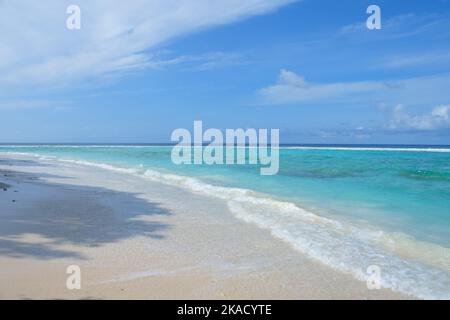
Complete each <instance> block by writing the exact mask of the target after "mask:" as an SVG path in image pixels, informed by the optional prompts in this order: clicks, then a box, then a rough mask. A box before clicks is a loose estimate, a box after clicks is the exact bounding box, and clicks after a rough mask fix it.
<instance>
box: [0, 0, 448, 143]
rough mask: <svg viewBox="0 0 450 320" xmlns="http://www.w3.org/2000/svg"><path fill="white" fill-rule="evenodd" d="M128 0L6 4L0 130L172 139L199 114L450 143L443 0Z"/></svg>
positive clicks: (331, 134) (299, 139)
mask: <svg viewBox="0 0 450 320" xmlns="http://www.w3.org/2000/svg"><path fill="white" fill-rule="evenodd" d="M124 3H125V2H117V3H116V4H115V5H114V6H112V5H111V2H108V1H104V0H97V1H87V0H83V1H81V0H80V1H76V0H75V1H59V0H58V1H57V0H49V1H45V4H42V3H37V2H36V1H13V2H7V1H2V2H0V39H2V40H0V75H1V76H0V126H1V128H2V134H1V135H0V142H59V143H65V142H105V143H111V142H118V143H124V142H139V143H144V142H167V141H169V139H170V134H171V132H172V130H174V129H176V128H180V127H183V128H192V125H193V121H194V120H203V123H204V127H215V128H220V129H225V128H279V129H280V139H281V142H283V143H357V144H364V143H380V144H394V143H404V144H449V141H450V139H449V138H450V1H448V0H431V1H418V0H417V1H400V0H390V1H381V0H380V1H360V0H358V1H355V0H353V1H350V0H344V1H328V0H323V1H317V0H316V1H313V0H303V1H290V0H272V1H267V0H247V1H237V0H228V1H224V0H223V1H211V0H209V1H206V0H199V1H197V2H194V1H187V0H179V1H157V0H154V1H143V0H135V1H131V0H130V1H128V2H126V4H124ZM69 4H77V5H79V6H80V8H81V22H82V27H81V29H80V30H67V28H66V26H65V20H66V19H67V17H68V15H67V14H66V12H65V10H66V7H67V6H68V5H69ZM194 4H195V5H194ZM370 4H377V5H379V6H380V8H381V17H382V29H381V30H369V29H367V28H366V26H365V22H366V19H367V17H368V14H367V13H366V9H367V7H368V6H369V5H370Z"/></svg>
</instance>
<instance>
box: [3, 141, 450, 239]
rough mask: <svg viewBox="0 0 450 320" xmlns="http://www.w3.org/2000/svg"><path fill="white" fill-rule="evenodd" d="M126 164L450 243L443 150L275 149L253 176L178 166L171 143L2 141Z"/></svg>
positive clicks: (248, 171)
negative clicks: (269, 163)
mask: <svg viewBox="0 0 450 320" xmlns="http://www.w3.org/2000/svg"><path fill="white" fill-rule="evenodd" d="M2 151H13V152H29V153H37V154H41V155H50V156H55V157H59V158H67V159H77V160H90V161H96V162H104V163H109V164H115V165H120V166H127V167H137V166H143V167H145V168H152V169H159V170H162V171H163V172H172V173H177V174H182V175H188V176H193V177H197V178H199V179H202V180H203V181H205V182H208V183H211V184H214V185H220V186H227V187H239V188H247V189H251V190H255V191H258V192H263V193H267V194H271V195H273V196H274V197H275V198H278V199H283V200H288V201H290V202H294V203H296V204H298V205H299V206H302V207H306V208H309V209H312V210H314V211H316V212H319V213H320V214H322V215H326V216H330V217H334V218H342V219H350V220H352V221H355V222H357V221H359V222H360V223H370V224H375V225H379V226H380V227H383V228H387V229H388V230H391V231H402V232H405V233H406V234H409V235H413V236H415V237H417V238H419V239H423V240H426V241H431V242H435V243H439V244H441V245H445V246H450V150H448V151H449V152H425V151H423V152H420V151H419V152H411V151H383V150H377V151H373V150H328V149H322V150H320V149H287V148H286V149H281V150H280V170H279V173H278V174H277V175H275V176H261V175H260V174H259V167H258V166H257V165H213V166H208V165H181V166H177V165H174V164H173V163H172V162H171V158H170V151H171V147H154V146H151V147H150V146H149V147H111V146H107V147H106V146H105V147H73V146H70V147H61V146H59V147H56V146H51V147H44V146H33V147H23V146H21V147H5V146H0V152H2Z"/></svg>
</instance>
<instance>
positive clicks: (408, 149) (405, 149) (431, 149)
mask: <svg viewBox="0 0 450 320" xmlns="http://www.w3.org/2000/svg"><path fill="white" fill-rule="evenodd" d="M173 146H174V145H171V144H161V145H101V144H99V145H64V144H62V145H52V144H42V145H1V144H0V149H1V148H17V149H20V148H23V149H26V148H74V149H77V148H139V149H141V148H168V147H173ZM235 147H237V148H258V147H257V146H235ZM274 148H277V149H280V150H335V151H390V152H442V153H450V147H426V146H423V147H363V146H358V147H344V146H342V147H341V146H334V147H329V146H328V147H327V146H278V147H274Z"/></svg>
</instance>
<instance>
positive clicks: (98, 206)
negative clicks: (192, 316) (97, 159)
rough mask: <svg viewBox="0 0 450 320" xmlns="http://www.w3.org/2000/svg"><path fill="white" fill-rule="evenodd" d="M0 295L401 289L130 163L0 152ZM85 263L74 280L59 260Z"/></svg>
mask: <svg viewBox="0 0 450 320" xmlns="http://www.w3.org/2000/svg"><path fill="white" fill-rule="evenodd" d="M0 184H1V189H0V299H11V298H12V299H107V298H112V299H131V298H134V299H241V298H242V299H405V298H409V297H407V296H404V295H402V294H399V293H396V292H393V291H391V290H386V289H380V290H369V289H368V288H367V286H366V283H364V282H361V281H358V280H355V279H354V278H352V277H351V276H350V275H346V274H343V273H340V272H338V271H335V270H333V269H331V268H330V267H327V266H325V265H323V264H321V263H319V262H315V261H312V260H310V259H308V258H307V257H305V256H303V255H302V254H301V253H299V252H298V251H295V250H294V249H293V248H291V247H290V246H289V245H288V244H287V243H285V242H282V241H281V240H279V239H276V238H274V237H272V236H271V234H270V232H269V231H267V230H263V229H260V228H258V227H256V226H254V225H252V224H248V223H244V222H242V221H240V220H238V219H236V218H235V217H234V216H233V215H232V214H231V213H230V211H229V209H228V207H227V205H226V202H225V201H221V200H219V199H213V198H210V197H207V196H202V195H197V194H194V193H190V192H188V191H186V190H183V189H179V188H176V187H173V186H168V185H165V184H160V183H157V182H151V181H148V180H145V179H141V178H139V177H135V176H132V175H128V174H126V173H119V172H112V171H109V170H105V169H101V168H94V167H90V166H84V165H80V164H73V163H64V162H58V161H57V160H42V159H41V160H39V159H38V158H35V157H32V156H25V155H23V156H22V155H20V156H19V155H9V154H0ZM69 265H78V266H79V267H80V268H81V289H80V290H68V289H67V288H66V279H67V277H68V275H67V274H66V268H67V267H68V266H69Z"/></svg>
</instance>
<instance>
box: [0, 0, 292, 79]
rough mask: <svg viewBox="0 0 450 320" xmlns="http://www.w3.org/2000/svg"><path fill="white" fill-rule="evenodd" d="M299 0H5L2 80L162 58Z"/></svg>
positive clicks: (0, 24)
mask: <svg viewBox="0 0 450 320" xmlns="http://www.w3.org/2000/svg"><path fill="white" fill-rule="evenodd" d="M293 1H294V0H247V1H241V0H197V1H191V0H133V1H114V2H111V1H108V0H78V1H76V4H77V5H79V6H80V8H81V30H68V29H67V28H66V19H67V17H68V15H67V14H66V8H67V6H68V5H69V4H72V2H67V1H61V0H48V1H2V2H0V39H1V42H0V73H1V74H2V77H1V80H0V83H2V84H10V85H17V84H19V85H20V84H24V83H34V84H35V83H38V82H39V83H61V82H67V81H71V80H73V79H83V78H86V77H93V76H98V75H104V74H107V73H112V72H123V71H130V70H136V69H141V68H149V67H154V66H155V65H156V66H157V65H158V63H160V62H158V61H154V60H152V55H151V54H150V53H149V52H150V51H151V50H152V49H154V48H155V47H156V46H158V45H161V44H162V43H165V42H167V41H170V40H172V39H174V38H175V37H178V36H182V35H186V34H189V33H192V32H195V31H198V30H201V29H204V28H208V27H212V26H217V25H222V24H226V23H230V22H234V21H236V20H239V19H243V18H246V17H248V16H252V15H258V14H264V13H267V12H269V11H271V10H274V9H276V8H278V7H280V6H282V5H286V4H288V3H290V2H293Z"/></svg>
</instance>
